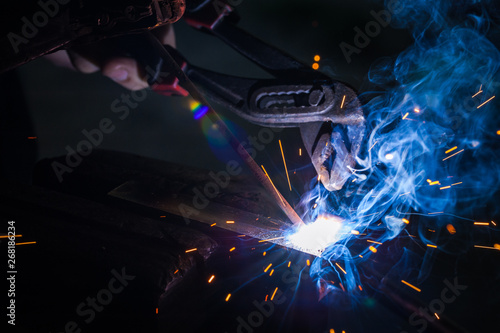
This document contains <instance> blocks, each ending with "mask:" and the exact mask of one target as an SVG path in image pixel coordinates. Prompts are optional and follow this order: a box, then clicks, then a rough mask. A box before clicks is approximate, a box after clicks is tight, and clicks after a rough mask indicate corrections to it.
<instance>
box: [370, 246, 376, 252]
mask: <svg viewBox="0 0 500 333" xmlns="http://www.w3.org/2000/svg"><path fill="white" fill-rule="evenodd" d="M369 249H370V251H372V252H373V253H377V249H376V248H374V247H373V246H371V245H370V247H369Z"/></svg>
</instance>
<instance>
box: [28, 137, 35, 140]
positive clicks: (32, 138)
mask: <svg viewBox="0 0 500 333" xmlns="http://www.w3.org/2000/svg"><path fill="white" fill-rule="evenodd" d="M35 139H36V136H28V140H35Z"/></svg>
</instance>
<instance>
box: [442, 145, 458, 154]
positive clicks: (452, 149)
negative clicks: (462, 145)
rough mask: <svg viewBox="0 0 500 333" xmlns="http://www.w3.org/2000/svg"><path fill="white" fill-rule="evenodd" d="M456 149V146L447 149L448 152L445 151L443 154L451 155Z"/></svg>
mask: <svg viewBox="0 0 500 333" xmlns="http://www.w3.org/2000/svg"><path fill="white" fill-rule="evenodd" d="M457 148H458V147H457V146H455V147H453V148H450V149H448V150H447V151H445V152H444V153H445V154H448V153H451V152H452V151H454V150H455V149H457Z"/></svg>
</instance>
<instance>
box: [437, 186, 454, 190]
mask: <svg viewBox="0 0 500 333" xmlns="http://www.w3.org/2000/svg"><path fill="white" fill-rule="evenodd" d="M449 188H451V186H443V187H440V188H439V189H440V190H446V189H449Z"/></svg>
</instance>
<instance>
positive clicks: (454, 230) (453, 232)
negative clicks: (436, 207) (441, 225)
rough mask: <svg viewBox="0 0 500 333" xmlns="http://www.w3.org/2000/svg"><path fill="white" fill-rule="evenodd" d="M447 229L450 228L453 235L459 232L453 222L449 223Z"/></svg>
mask: <svg viewBox="0 0 500 333" xmlns="http://www.w3.org/2000/svg"><path fill="white" fill-rule="evenodd" d="M446 230H448V232H449V233H450V234H452V235H454V234H456V233H457V230H456V229H455V227H454V226H453V224H448V225H447V226H446Z"/></svg>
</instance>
